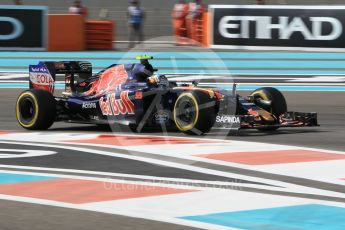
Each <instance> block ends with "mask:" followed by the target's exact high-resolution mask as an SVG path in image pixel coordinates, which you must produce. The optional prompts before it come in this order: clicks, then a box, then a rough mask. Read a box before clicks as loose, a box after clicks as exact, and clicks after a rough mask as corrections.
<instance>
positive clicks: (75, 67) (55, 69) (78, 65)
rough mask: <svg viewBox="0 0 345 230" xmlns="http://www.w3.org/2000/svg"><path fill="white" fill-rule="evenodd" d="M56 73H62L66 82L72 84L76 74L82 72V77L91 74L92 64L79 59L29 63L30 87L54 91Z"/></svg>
mask: <svg viewBox="0 0 345 230" xmlns="http://www.w3.org/2000/svg"><path fill="white" fill-rule="evenodd" d="M57 74H64V75H65V82H66V84H69V85H73V82H74V77H75V75H76V74H78V75H81V74H82V75H83V78H88V77H91V76H92V65H91V63H90V62H81V61H58V62H39V63H38V64H37V65H30V66H29V81H30V89H43V90H46V91H48V92H51V93H54V87H55V81H56V75H57ZM67 80H68V81H67Z"/></svg>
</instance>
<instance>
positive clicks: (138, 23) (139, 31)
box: [127, 0, 145, 48]
mask: <svg viewBox="0 0 345 230" xmlns="http://www.w3.org/2000/svg"><path fill="white" fill-rule="evenodd" d="M131 3H132V5H131V6H129V7H128V12H127V16H128V26H129V48H133V47H134V41H135V40H137V41H138V43H139V44H140V43H141V42H142V41H143V40H144V35H143V23H144V19H145V12H144V9H143V8H142V7H140V4H139V2H138V1H136V0H134V1H132V2H131Z"/></svg>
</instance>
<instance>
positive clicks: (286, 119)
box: [214, 112, 319, 130]
mask: <svg viewBox="0 0 345 230" xmlns="http://www.w3.org/2000/svg"><path fill="white" fill-rule="evenodd" d="M310 126H319V124H318V122H317V113H303V112H286V113H284V114H282V115H281V116H280V117H279V119H278V120H277V122H276V123H274V124H267V123H266V122H265V121H263V120H261V119H258V118H257V117H255V116H253V115H221V114H219V115H217V117H216V122H215V124H214V127H216V128H222V129H235V130H238V129H265V128H273V127H310Z"/></svg>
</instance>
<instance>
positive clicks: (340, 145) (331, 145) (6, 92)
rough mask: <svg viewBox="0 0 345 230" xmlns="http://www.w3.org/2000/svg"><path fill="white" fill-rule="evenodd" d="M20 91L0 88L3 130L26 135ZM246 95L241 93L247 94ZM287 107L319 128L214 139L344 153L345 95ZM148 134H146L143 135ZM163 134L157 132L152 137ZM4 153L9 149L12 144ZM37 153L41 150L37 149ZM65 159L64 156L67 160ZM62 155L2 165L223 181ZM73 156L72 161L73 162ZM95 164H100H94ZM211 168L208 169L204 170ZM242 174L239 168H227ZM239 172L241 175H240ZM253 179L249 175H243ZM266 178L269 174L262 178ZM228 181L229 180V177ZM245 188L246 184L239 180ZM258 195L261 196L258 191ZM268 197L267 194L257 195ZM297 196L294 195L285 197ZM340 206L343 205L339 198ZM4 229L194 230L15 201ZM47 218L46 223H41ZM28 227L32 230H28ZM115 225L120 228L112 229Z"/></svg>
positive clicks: (298, 99) (295, 100)
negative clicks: (311, 115) (18, 110)
mask: <svg viewBox="0 0 345 230" xmlns="http://www.w3.org/2000/svg"><path fill="white" fill-rule="evenodd" d="M20 91H22V90H21V89H1V91H0V105H1V109H0V117H1V123H0V130H15V131H23V132H27V131H24V130H23V129H22V128H21V127H19V126H18V124H17V121H16V119H15V113H14V110H15V109H14V105H15V101H16V98H17V96H18V94H19V93H20ZM247 93H248V92H245V91H242V92H240V94H242V95H245V94H247ZM284 95H285V96H286V99H287V102H288V108H289V110H294V111H305V112H311V111H313V112H317V113H318V116H319V117H318V118H319V123H320V125H321V126H320V127H313V128H287V129H280V130H278V131H276V132H273V133H264V132H259V131H256V130H242V131H240V132H239V133H231V134H229V135H226V136H224V135H221V136H219V134H214V135H213V134H212V133H211V134H210V135H208V137H211V138H220V137H221V138H226V139H229V140H242V141H256V142H267V143H279V144H286V145H294V146H303V147H312V148H321V149H330V150H338V151H344V150H345V142H344V136H345V116H344V114H345V100H344V99H345V93H344V92H284ZM51 131H56V132H85V133H87V132H93V133H94V132H96V133H97V132H100V133H111V131H109V130H104V129H100V128H98V127H95V126H90V125H78V124H67V123H56V124H54V125H53V127H52V128H51ZM144 134H148V133H144ZM154 134H156V135H159V132H157V133H154ZM170 135H173V136H174V135H175V136H184V134H180V133H176V132H172V133H171V134H170ZM3 147H4V148H10V146H9V145H7V146H5V145H3ZM36 149H37V148H36ZM64 154H65V155H64ZM78 154H80V153H74V154H70V152H64V153H62V154H58V155H57V156H58V157H56V158H58V159H54V161H53V163H51V161H50V160H47V159H44V157H42V158H40V160H39V161H37V160H31V161H30V160H25V161H23V160H20V159H16V160H13V159H2V160H1V164H16V165H27V166H45V167H62V166H63V167H64V168H77V169H85V170H97V171H106V172H120V173H128V174H139V175H153V176H155V175H156V176H161V177H164V176H166V177H173V178H192V179H203V180H218V181H220V180H225V179H224V178H221V177H215V176H210V175H203V174H201V173H190V172H188V173H186V172H184V171H183V170H176V169H171V168H169V167H162V166H157V165H154V164H151V165H150V164H147V163H143V162H136V161H130V160H124V159H122V160H119V159H116V161H117V162H115V161H111V160H109V159H107V158H106V157H104V156H102V157H100V156H92V155H91V154H90V155H87V154H86V155H83V156H81V155H78ZM68 155H73V156H74V158H69V157H68ZM94 162H97V164H95V163H94ZM206 167H207V165H206ZM224 170H230V171H231V170H234V171H236V170H238V169H224ZM238 172H239V173H241V171H238ZM243 173H245V174H247V175H250V173H255V172H248V171H243ZM262 176H263V177H265V176H266V175H262ZM227 179H229V178H227ZM275 179H277V180H289V179H291V178H284V177H282V178H275ZM294 180H295V181H294V183H296V184H299V183H300V184H309V185H310V186H311V187H318V188H320V187H322V188H324V189H328V190H331V191H344V188H343V187H342V186H338V187H337V186H334V185H332V184H327V183H317V182H315V181H308V180H303V179H300V180H298V179H294ZM240 182H241V183H242V182H243V183H245V181H240ZM256 192H257V191H256ZM259 192H263V193H264V192H265V191H259ZM285 195H287V196H294V194H285ZM316 199H323V200H327V199H328V198H327V197H321V196H320V197H316ZM336 201H337V202H344V200H342V199H339V200H336ZM0 207H1V210H6V212H1V214H0V219H1V223H0V229H18V230H21V229H169V230H170V229H171V230H174V229H192V228H190V227H185V226H179V225H174V224H168V223H163V222H156V221H149V220H144V219H136V218H135V219H133V218H130V217H124V216H118V215H109V214H102V213H96V212H91V211H80V210H73V209H66V208H60V207H50V206H44V205H38V204H27V203H21V202H15V201H0ZM42 216H44V218H42ZM28 226H29V228H28ZM114 226H116V227H114Z"/></svg>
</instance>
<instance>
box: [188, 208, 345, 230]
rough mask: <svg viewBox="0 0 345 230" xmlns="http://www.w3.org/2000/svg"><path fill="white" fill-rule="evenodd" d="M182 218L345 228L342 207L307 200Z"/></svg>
mask: <svg viewBox="0 0 345 230" xmlns="http://www.w3.org/2000/svg"><path fill="white" fill-rule="evenodd" d="M182 219H187V220H192V221H199V222H204V223H208V224H215V225H221V226H226V227H232V228H239V229H251V230H262V229H280V230H282V229H308V230H344V229H345V208H340V207H334V206H326V205H316V204H310V205H299V206H290V207H279V208H269V209H258V210H249V211H240V212H225V213H216V214H209V215H202V216H188V217H182Z"/></svg>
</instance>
